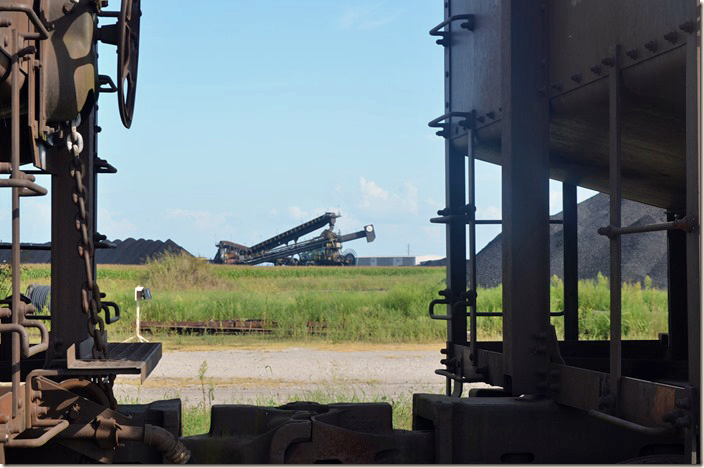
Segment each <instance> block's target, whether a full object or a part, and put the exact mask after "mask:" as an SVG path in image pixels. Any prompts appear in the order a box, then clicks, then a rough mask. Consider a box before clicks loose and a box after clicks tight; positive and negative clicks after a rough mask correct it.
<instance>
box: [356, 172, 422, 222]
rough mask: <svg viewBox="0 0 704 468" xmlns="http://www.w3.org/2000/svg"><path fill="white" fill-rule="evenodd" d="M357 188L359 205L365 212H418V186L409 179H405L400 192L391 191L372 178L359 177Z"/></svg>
mask: <svg viewBox="0 0 704 468" xmlns="http://www.w3.org/2000/svg"><path fill="white" fill-rule="evenodd" d="M359 189H360V191H361V193H362V201H361V202H360V204H359V207H360V208H362V209H364V210H365V211H367V212H372V213H377V214H384V213H394V212H395V213H402V214H414V215H415V214H418V187H416V185H415V184H413V183H412V182H410V181H405V182H404V183H403V186H402V188H401V191H400V193H393V192H390V191H388V190H386V189H384V188H382V187H381V186H380V185H379V184H377V183H376V182H374V181H373V180H367V179H366V178H364V177H360V178H359Z"/></svg>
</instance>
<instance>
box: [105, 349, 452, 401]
mask: <svg viewBox="0 0 704 468" xmlns="http://www.w3.org/2000/svg"><path fill="white" fill-rule="evenodd" d="M369 348H371V349H369ZM441 358H442V355H441V354H440V346H417V345H415V346H414V345H410V346H407V347H404V346H378V347H366V349H365V346H364V345H358V346H355V347H352V346H349V345H348V346H344V347H340V348H336V347H334V346H324V347H285V348H281V349H271V348H269V349H226V350H198V351H171V352H165V353H164V355H163V357H162V358H161V361H160V362H159V365H158V366H157V367H156V369H155V370H154V371H153V372H152V374H151V375H150V376H149V378H148V379H147V380H146V381H145V382H144V384H141V385H140V382H139V378H138V377H136V376H120V377H119V378H118V380H117V382H116V384H115V396H116V397H117V399H118V401H120V402H123V403H137V402H139V403H146V402H149V401H153V400H158V399H165V398H181V400H182V401H183V403H184V405H197V404H199V403H201V402H203V400H204V398H205V399H208V400H210V399H212V401H211V402H212V403H213V404H217V403H254V404H264V405H265V404H272V401H275V402H285V401H290V400H318V399H321V398H337V399H338V400H339V399H343V400H348V401H349V400H352V399H357V400H359V401H365V400H372V399H374V398H377V399H378V398H380V397H381V396H385V397H388V398H398V397H401V396H406V397H409V398H410V395H411V394H412V393H415V392H433V393H438V392H442V391H444V378H442V377H440V376H438V375H436V374H435V373H434V370H435V369H438V368H440V367H441V366H440V359H441ZM204 363H205V364H204ZM206 366H207V367H206ZM202 370H205V372H204V373H203V372H202ZM201 376H202V378H201ZM204 394H205V397H204Z"/></svg>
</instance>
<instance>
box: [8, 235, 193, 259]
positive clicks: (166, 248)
mask: <svg viewBox="0 0 704 468" xmlns="http://www.w3.org/2000/svg"><path fill="white" fill-rule="evenodd" d="M108 242H111V243H113V244H115V246H116V247H115V248H107V249H102V248H101V249H96V253H95V255H96V261H97V262H98V263H99V264H117V265H141V264H143V263H145V262H146V261H147V259H148V258H153V257H157V256H159V255H161V254H164V253H166V252H173V253H177V252H186V253H187V254H188V252H187V251H186V249H184V248H183V247H181V246H180V245H178V244H177V243H175V242H174V241H172V240H171V239H167V240H166V241H160V240H151V239H133V238H131V237H128V238H127V239H125V240H119V239H118V240H114V241H108ZM32 245H35V246H43V247H45V248H47V247H49V245H50V244H49V243H48V242H47V243H45V244H32ZM189 255H190V254H189ZM20 258H21V260H22V262H23V263H50V262H51V251H50V250H22V253H21V255H20ZM10 260H11V252H10V250H9V249H2V250H0V263H9V262H10Z"/></svg>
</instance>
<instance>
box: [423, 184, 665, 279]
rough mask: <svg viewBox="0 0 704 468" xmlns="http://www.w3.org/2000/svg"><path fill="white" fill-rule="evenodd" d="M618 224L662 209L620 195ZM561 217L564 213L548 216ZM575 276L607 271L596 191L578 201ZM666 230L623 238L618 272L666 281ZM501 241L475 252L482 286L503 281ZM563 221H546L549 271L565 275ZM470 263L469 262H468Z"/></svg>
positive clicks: (602, 201) (602, 205)
mask: <svg viewBox="0 0 704 468" xmlns="http://www.w3.org/2000/svg"><path fill="white" fill-rule="evenodd" d="M621 212H622V213H621V214H622V217H621V220H622V221H621V224H622V226H637V225H645V224H654V223H663V222H665V211H664V210H663V209H661V208H655V207H652V206H649V205H644V204H642V203H637V202H633V201H630V200H624V201H623V202H622V204H621ZM552 219H562V213H558V214H557V215H554V216H552ZM577 220H578V231H577V238H578V262H579V278H580V279H594V278H596V277H597V275H598V274H599V273H601V274H602V275H604V276H607V277H608V276H609V240H608V238H607V237H604V236H601V235H599V234H598V233H597V229H598V228H600V227H603V226H607V225H608V224H609V196H608V195H605V194H601V193H600V194H597V195H595V196H593V197H591V198H589V199H587V200H585V201H583V202H582V203H580V204H579V205H578V208H577ZM666 241H667V234H666V233H665V232H662V231H660V232H649V233H643V234H630V235H626V236H623V237H622V247H621V248H622V275H623V281H625V282H636V281H639V282H641V283H643V281H644V280H645V277H646V275H647V276H649V277H650V278H651V279H652V281H653V286H656V287H659V288H664V287H666V286H667V243H666ZM501 242H502V235H501V234H499V235H498V236H496V237H495V238H494V239H493V240H492V241H491V242H489V243H488V244H487V245H486V247H484V248H483V249H482V250H481V251H480V252H479V253H478V254H477V283H478V284H479V285H480V286H484V287H495V286H498V285H499V284H501ZM562 249H563V233H562V226H561V225H559V224H552V225H551V226H550V274H551V275H557V276H558V277H560V278H562V277H563V271H564V270H563V263H562V260H563V250H562ZM444 264H445V259H442V260H435V261H432V262H424V263H423V264H422V265H424V266H438V265H444ZM467 267H468V268H469V265H468V266H467Z"/></svg>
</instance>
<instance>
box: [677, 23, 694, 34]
mask: <svg viewBox="0 0 704 468" xmlns="http://www.w3.org/2000/svg"><path fill="white" fill-rule="evenodd" d="M680 29H681V30H682V31H684V32H686V33H688V34H691V33H693V32H694V21H687V22H685V23H682V24H680Z"/></svg>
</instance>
